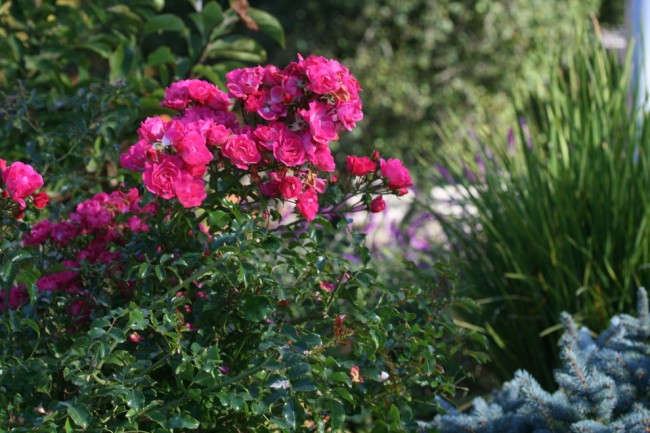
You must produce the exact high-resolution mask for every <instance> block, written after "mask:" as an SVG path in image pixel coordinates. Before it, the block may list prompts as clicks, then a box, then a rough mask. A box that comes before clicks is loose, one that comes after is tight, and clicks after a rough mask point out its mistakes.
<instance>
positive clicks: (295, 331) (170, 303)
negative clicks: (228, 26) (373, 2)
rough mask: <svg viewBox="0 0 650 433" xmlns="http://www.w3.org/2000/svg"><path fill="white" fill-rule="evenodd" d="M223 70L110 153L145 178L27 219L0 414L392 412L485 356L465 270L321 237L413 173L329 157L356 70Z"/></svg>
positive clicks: (198, 426)
mask: <svg viewBox="0 0 650 433" xmlns="http://www.w3.org/2000/svg"><path fill="white" fill-rule="evenodd" d="M227 89H228V91H229V93H225V92H224V91H222V90H221V89H219V88H218V87H217V86H215V85H214V84H212V83H208V82H205V81H201V80H194V79H193V80H183V81H179V82H176V83H173V84H172V85H171V86H170V87H168V88H167V90H166V92H165V98H164V101H163V105H165V106H166V107H168V108H170V109H173V110H176V111H177V112H176V114H175V115H174V117H152V118H148V119H146V120H144V121H143V122H142V124H141V127H140V128H139V130H138V136H139V139H138V140H137V141H136V143H135V144H133V145H132V146H130V147H129V148H128V149H126V151H125V152H124V153H123V154H122V156H121V158H120V162H121V165H122V166H123V167H124V168H126V169H128V170H130V171H135V172H137V173H138V174H139V176H138V177H136V176H133V178H134V179H135V180H134V181H132V182H131V183H130V184H129V183H127V184H125V185H121V186H120V187H119V188H118V189H116V190H113V191H109V192H102V193H98V194H95V195H94V196H92V197H91V198H89V199H87V200H84V201H81V202H80V203H78V204H77V206H76V207H75V209H74V211H72V212H70V213H69V214H67V215H65V214H63V215H60V216H58V217H57V218H52V219H51V220H44V221H41V222H38V223H36V224H34V225H32V226H31V227H30V228H29V229H28V230H26V233H25V234H24V235H23V236H22V244H23V246H24V248H25V251H26V252H27V254H28V255H29V257H31V260H28V261H27V262H24V261H23V262H20V263H14V261H8V262H7V264H6V266H4V268H8V269H10V270H11V269H13V271H11V272H13V273H11V274H10V273H6V274H3V275H13V277H11V280H12V281H9V280H8V279H7V278H5V280H3V282H4V283H11V284H14V283H19V284H22V285H23V286H24V291H22V292H21V293H22V294H24V296H22V297H21V298H20V299H14V298H16V296H14V298H11V297H10V298H9V299H10V301H9V303H8V307H6V308H5V309H6V310H7V311H6V312H5V314H4V315H3V317H2V322H1V324H0V428H3V429H9V430H12V431H32V430H34V429H37V430H38V431H47V432H50V431H51V432H54V431H62V430H65V431H74V430H84V431H92V432H99V431H112V432H122V433H125V432H132V431H151V432H160V433H162V432H174V431H192V430H196V431H229V432H230V431H232V432H235V431H246V432H276V431H313V432H316V431H318V432H324V431H330V430H331V431H340V430H342V429H356V430H357V431H372V432H401V431H409V430H412V429H414V428H415V426H416V423H415V419H416V418H422V416H424V414H429V415H430V416H433V414H434V413H436V412H437V410H438V406H437V403H436V401H435V400H434V399H432V398H429V396H431V395H432V394H437V393H442V394H445V395H451V394H453V393H454V392H455V389H456V386H455V378H454V377H453V374H454V372H453V371H454V370H453V365H455V364H456V363H455V362H452V358H453V356H456V354H458V355H472V356H478V354H476V353H473V352H471V351H470V347H469V346H461V342H462V341H463V340H464V334H465V333H464V332H461V330H458V329H456V328H454V327H453V326H451V323H452V319H451V314H450V310H451V308H452V306H461V305H464V304H465V303H466V302H465V301H463V300H462V299H461V298H458V297H455V296H453V297H452V296H451V295H453V290H452V288H451V287H450V283H449V281H451V279H452V277H453V272H452V271H450V270H448V269H446V268H445V267H443V266H437V267H435V268H430V269H427V270H419V269H413V270H409V272H405V273H404V274H403V275H402V278H401V279H400V281H399V285H388V284H384V283H383V282H382V278H381V276H380V275H379V273H378V272H377V271H376V270H374V268H373V267H371V266H370V264H371V262H372V261H371V257H370V254H369V251H368V249H367V248H366V247H365V245H364V243H363V238H362V237H360V236H356V237H354V238H352V239H351V238H349V237H348V238H346V237H339V238H338V239H339V240H340V242H338V243H334V242H331V239H334V238H335V236H336V234H337V233H340V232H345V231H347V228H346V225H345V224H344V223H343V222H344V221H345V217H346V215H347V214H348V213H349V212H350V211H355V210H364V211H366V210H371V211H372V210H373V208H374V209H377V207H378V206H379V205H378V203H380V200H383V199H382V197H383V196H385V195H388V194H392V195H396V196H401V195H404V194H406V193H408V187H409V186H411V184H412V182H411V177H410V174H409V172H408V169H407V168H405V167H404V166H403V165H402V163H401V162H400V161H398V160H395V159H392V158H387V159H384V158H382V156H381V155H379V154H378V153H373V154H372V155H369V156H353V155H349V156H348V158H347V164H346V170H341V171H340V172H336V169H337V167H336V164H335V162H334V158H333V156H332V153H331V150H330V147H329V144H330V142H331V141H333V140H336V139H337V137H338V134H339V133H343V132H344V131H345V130H348V129H351V128H353V127H354V125H355V123H356V122H358V121H359V120H361V118H362V112H361V101H360V99H359V93H358V92H359V90H360V89H359V85H358V83H357V81H356V79H355V78H354V77H353V76H352V75H351V74H350V72H349V71H348V70H347V69H346V68H345V67H344V66H342V65H341V64H340V63H338V62H336V61H334V60H328V59H324V58H322V57H317V56H309V57H306V58H299V60H298V62H294V63H292V64H291V65H289V66H288V67H287V68H285V69H283V70H280V69H278V68H276V67H273V66H265V67H261V66H258V67H253V68H242V69H238V70H234V71H232V72H230V73H229V74H228V75H227ZM383 206H385V204H384V205H383ZM379 207H381V206H379ZM14 248H16V246H15V245H14ZM348 255H353V256H355V257H356V258H357V259H358V260H357V262H358V264H353V263H352V262H351V261H349V260H347V259H346V258H344V257H345V256H348ZM4 268H3V272H4V271H5V269H4ZM16 270H17V271H16ZM405 270H406V268H405ZM14 280H15V281H14ZM10 296H11V294H10ZM445 368H449V371H450V373H445Z"/></svg>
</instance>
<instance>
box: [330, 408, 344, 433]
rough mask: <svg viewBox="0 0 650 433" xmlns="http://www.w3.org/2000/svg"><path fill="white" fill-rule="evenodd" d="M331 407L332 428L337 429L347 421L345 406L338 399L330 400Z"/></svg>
mask: <svg viewBox="0 0 650 433" xmlns="http://www.w3.org/2000/svg"><path fill="white" fill-rule="evenodd" d="M329 407H330V417H331V422H332V430H335V431H336V430H338V429H340V428H341V427H343V423H344V422H345V407H343V404H342V403H341V402H340V401H338V400H330V401H329Z"/></svg>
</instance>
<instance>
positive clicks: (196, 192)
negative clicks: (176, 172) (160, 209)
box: [174, 172, 207, 208]
mask: <svg viewBox="0 0 650 433" xmlns="http://www.w3.org/2000/svg"><path fill="white" fill-rule="evenodd" d="M174 188H175V191H176V197H178V201H179V202H180V203H181V204H182V205H183V206H184V207H186V208H190V207H195V206H200V205H201V203H203V200H205V198H206V197H207V193H206V192H205V184H204V182H203V179H201V178H196V177H193V176H191V175H190V174H189V173H187V172H182V173H181V175H180V177H179V178H178V179H177V181H176V183H175V185H174Z"/></svg>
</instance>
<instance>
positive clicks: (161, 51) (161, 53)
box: [147, 46, 176, 66]
mask: <svg viewBox="0 0 650 433" xmlns="http://www.w3.org/2000/svg"><path fill="white" fill-rule="evenodd" d="M175 60H176V57H175V56H174V53H172V50H170V49H169V47H168V46H162V47H158V49H156V51H154V52H152V53H151V54H149V55H148V56H147V65H148V66H159V65H165V64H168V63H174V61H175Z"/></svg>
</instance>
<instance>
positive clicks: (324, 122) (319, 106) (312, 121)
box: [298, 101, 339, 144]
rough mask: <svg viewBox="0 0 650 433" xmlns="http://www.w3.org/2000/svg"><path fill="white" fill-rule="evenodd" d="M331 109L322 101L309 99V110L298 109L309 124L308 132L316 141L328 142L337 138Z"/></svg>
mask: <svg viewBox="0 0 650 433" xmlns="http://www.w3.org/2000/svg"><path fill="white" fill-rule="evenodd" d="M331 110H332V107H331V106H330V105H328V104H326V103H324V102H320V101H311V102H310V103H309V110H299V111H298V114H300V116H301V117H302V118H303V120H304V121H305V122H307V124H308V125H309V133H310V134H311V136H312V138H313V140H314V141H316V142H318V143H322V144H328V143H329V142H330V141H336V140H338V139H339V136H338V134H337V133H336V124H335V123H334V120H333V118H332V112H331Z"/></svg>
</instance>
